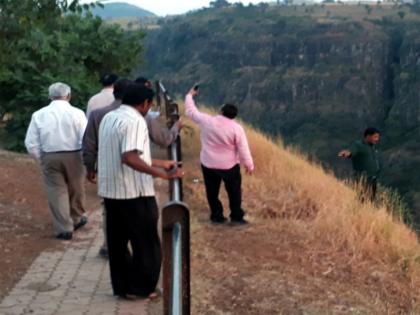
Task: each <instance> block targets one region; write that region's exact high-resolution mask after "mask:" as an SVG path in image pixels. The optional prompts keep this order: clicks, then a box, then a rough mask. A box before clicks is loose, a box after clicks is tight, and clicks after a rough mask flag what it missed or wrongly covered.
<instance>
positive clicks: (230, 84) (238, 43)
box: [141, 3, 420, 227]
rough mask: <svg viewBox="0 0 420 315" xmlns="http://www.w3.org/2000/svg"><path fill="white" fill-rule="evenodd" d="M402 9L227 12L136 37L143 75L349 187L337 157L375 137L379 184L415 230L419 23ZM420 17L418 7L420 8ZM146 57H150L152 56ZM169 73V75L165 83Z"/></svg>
mask: <svg viewBox="0 0 420 315" xmlns="http://www.w3.org/2000/svg"><path fill="white" fill-rule="evenodd" d="M413 10H417V9H416V7H412V6H408V5H404V6H402V7H398V6H393V5H377V4H376V3H375V4H373V5H370V6H369V5H358V4H356V5H342V4H317V5H312V6H309V5H305V6H267V5H264V4H262V5H258V6H257V5H252V6H241V5H235V6H231V7H228V8H222V9H214V8H208V9H203V10H199V11H197V12H193V13H190V14H187V15H185V16H180V17H176V18H168V19H163V20H162V21H161V23H160V24H159V26H160V27H159V28H156V29H155V30H153V31H150V32H149V33H148V35H147V37H146V44H145V56H146V62H145V63H144V69H142V70H141V73H142V74H143V75H145V76H148V77H150V78H153V79H155V78H156V79H158V78H164V80H165V86H166V87H167V88H168V90H169V91H171V92H173V93H175V94H176V93H179V94H181V93H184V92H185V91H186V89H188V87H189V86H192V85H193V84H194V82H200V83H201V84H200V86H201V93H200V101H201V102H204V103H207V104H209V105H214V106H215V107H216V108H217V107H218V106H219V104H223V103H224V102H227V101H229V102H233V103H236V104H238V105H239V106H240V115H241V118H242V119H244V120H245V121H247V122H249V123H251V124H253V125H254V126H257V127H258V128H260V129H262V130H263V131H264V132H267V133H269V134H271V135H273V136H276V135H281V136H282V137H283V138H284V140H285V142H286V143H287V144H292V145H294V146H298V147H300V148H301V149H302V150H303V151H304V152H306V153H308V154H309V155H310V156H311V157H312V158H315V159H316V160H318V161H320V162H322V163H323V164H324V165H327V166H330V167H332V168H333V169H334V170H335V171H336V174H337V175H339V176H343V177H344V176H351V170H350V169H349V166H350V165H349V163H348V161H345V160H340V159H337V152H338V151H339V150H341V149H342V148H345V147H347V146H348V145H349V143H351V142H352V141H353V140H354V139H356V138H359V137H361V134H362V133H363V130H364V129H365V128H366V127H368V126H376V127H378V128H379V129H380V130H381V131H382V132H383V135H384V137H383V139H382V141H381V146H380V151H381V152H382V153H383V154H382V158H383V161H382V162H383V172H382V174H381V183H383V184H385V185H386V186H389V187H393V188H396V189H398V190H399V192H401V194H402V195H403V196H404V197H405V199H406V200H407V201H408V202H409V204H410V205H411V206H412V208H413V209H415V210H413V213H415V215H416V217H417V220H416V222H418V223H419V227H420V190H419V187H420V172H419V171H418V170H419V169H420V146H419V145H418V141H419V140H418V139H419V134H420V106H419V104H420V93H419V92H418V91H419V90H420V67H419V60H420V43H419V41H418V38H419V37H420V15H419V14H417V13H416V12H417V11H413ZM418 10H419V11H418V12H420V6H419V8H418ZM156 52H159V54H157V53H156ZM168 74H170V75H168Z"/></svg>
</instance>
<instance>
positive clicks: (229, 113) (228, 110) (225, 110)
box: [220, 104, 238, 119]
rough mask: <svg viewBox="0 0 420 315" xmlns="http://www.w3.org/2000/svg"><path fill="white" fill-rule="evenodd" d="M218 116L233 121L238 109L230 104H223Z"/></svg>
mask: <svg viewBox="0 0 420 315" xmlns="http://www.w3.org/2000/svg"><path fill="white" fill-rule="evenodd" d="M220 114H222V115H223V116H225V117H227V118H229V119H235V117H236V115H238V108H237V107H236V106H235V105H232V104H224V105H222V107H220Z"/></svg>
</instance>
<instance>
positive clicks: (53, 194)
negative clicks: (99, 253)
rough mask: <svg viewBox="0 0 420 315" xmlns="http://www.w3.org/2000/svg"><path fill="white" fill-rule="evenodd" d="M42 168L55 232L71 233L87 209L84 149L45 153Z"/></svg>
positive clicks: (42, 158)
mask: <svg viewBox="0 0 420 315" xmlns="http://www.w3.org/2000/svg"><path fill="white" fill-rule="evenodd" d="M41 168H42V173H43V178H44V186H45V191H46V193H47V198H48V204H49V207H50V211H51V214H52V218H53V227H54V232H55V234H56V235H58V234H60V233H63V232H72V231H73V226H74V224H76V223H78V222H79V221H80V219H81V217H82V216H83V215H84V214H85V212H86V211H85V188H84V179H85V173H84V172H85V171H84V166H83V162H82V155H81V152H80V151H78V152H60V153H45V154H43V155H42V157H41Z"/></svg>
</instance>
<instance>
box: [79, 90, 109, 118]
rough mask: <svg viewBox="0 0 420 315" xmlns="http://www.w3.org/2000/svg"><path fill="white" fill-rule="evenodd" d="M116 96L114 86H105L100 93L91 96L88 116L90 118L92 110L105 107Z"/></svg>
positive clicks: (87, 110) (87, 111)
mask: <svg viewBox="0 0 420 315" xmlns="http://www.w3.org/2000/svg"><path fill="white" fill-rule="evenodd" d="M114 100H115V98H114V89H113V88H104V89H102V91H100V92H99V93H98V94H95V95H94V96H92V97H91V98H90V100H89V101H88V104H87V109H86V117H87V118H88V119H89V115H90V113H91V112H92V111H94V110H95V109H98V108H103V107H106V106H108V105H110V104H111V103H112V102H113V101H114Z"/></svg>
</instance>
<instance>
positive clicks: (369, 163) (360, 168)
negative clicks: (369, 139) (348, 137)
mask: <svg viewBox="0 0 420 315" xmlns="http://www.w3.org/2000/svg"><path fill="white" fill-rule="evenodd" d="M349 151H350V152H351V161H352V164H353V170H354V172H355V173H356V175H359V176H360V175H364V176H367V177H368V178H369V177H370V178H372V177H377V176H378V175H379V172H380V170H381V167H380V164H379V158H378V150H377V149H376V147H375V145H372V144H368V143H366V142H365V141H364V140H356V141H355V142H353V144H352V145H351V146H350V148H349Z"/></svg>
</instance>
